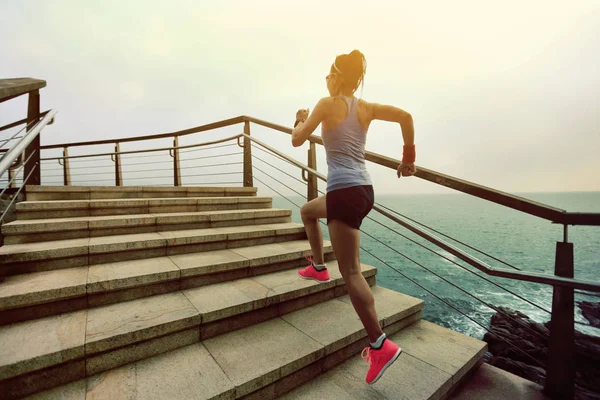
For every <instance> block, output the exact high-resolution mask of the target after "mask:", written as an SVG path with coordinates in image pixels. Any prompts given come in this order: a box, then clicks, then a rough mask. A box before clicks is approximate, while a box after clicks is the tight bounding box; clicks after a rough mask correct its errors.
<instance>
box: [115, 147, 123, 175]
mask: <svg viewBox="0 0 600 400" xmlns="http://www.w3.org/2000/svg"><path fill="white" fill-rule="evenodd" d="M120 152H121V147H120V146H119V142H117V143H115V184H116V185H117V186H123V173H122V171H121V153H120Z"/></svg>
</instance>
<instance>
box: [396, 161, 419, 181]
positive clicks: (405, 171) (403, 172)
mask: <svg viewBox="0 0 600 400" xmlns="http://www.w3.org/2000/svg"><path fill="white" fill-rule="evenodd" d="M396 172H397V175H398V178H400V177H401V176H413V175H414V174H416V173H417V167H416V166H415V164H414V163H411V164H402V163H401V164H400V165H399V166H398V171H396Z"/></svg>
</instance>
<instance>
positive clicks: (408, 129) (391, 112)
mask: <svg viewBox="0 0 600 400" xmlns="http://www.w3.org/2000/svg"><path fill="white" fill-rule="evenodd" d="M369 114H370V117H371V121H372V120H381V121H388V122H396V123H399V124H400V129H401V130H402V139H403V140H404V151H403V153H402V163H401V164H400V165H399V166H398V170H397V173H398V178H400V177H401V176H411V175H414V174H416V173H417V167H416V166H415V157H416V155H415V127H414V124H413V119H412V115H410V114H409V113H408V112H406V111H404V110H403V109H401V108H398V107H394V106H389V105H382V104H377V103H371V112H370V113H369Z"/></svg>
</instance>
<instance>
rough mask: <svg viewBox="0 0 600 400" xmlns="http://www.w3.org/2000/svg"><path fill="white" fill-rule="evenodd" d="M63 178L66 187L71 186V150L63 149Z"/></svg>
mask: <svg viewBox="0 0 600 400" xmlns="http://www.w3.org/2000/svg"><path fill="white" fill-rule="evenodd" d="M63 157H64V158H63V178H64V183H65V186H71V168H70V166H69V159H68V157H69V148H68V147H66V146H65V148H64V149H63Z"/></svg>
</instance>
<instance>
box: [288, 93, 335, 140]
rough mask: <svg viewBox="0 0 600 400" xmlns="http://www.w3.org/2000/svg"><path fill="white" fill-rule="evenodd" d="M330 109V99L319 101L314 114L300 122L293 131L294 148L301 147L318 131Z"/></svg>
mask: <svg viewBox="0 0 600 400" xmlns="http://www.w3.org/2000/svg"><path fill="white" fill-rule="evenodd" d="M328 107H329V98H327V97H326V98H323V99H321V100H319V102H318V103H317V105H316V106H315V108H314V109H313V112H312V113H311V114H310V115H309V116H308V118H307V119H306V121H300V122H298V125H296V127H295V128H294V130H293V131H292V146H294V147H299V146H302V145H303V144H304V142H306V139H308V137H309V136H310V135H312V133H313V132H314V131H315V129H317V126H319V124H320V123H321V122H323V120H324V119H325V116H326V115H327V110H328Z"/></svg>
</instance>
